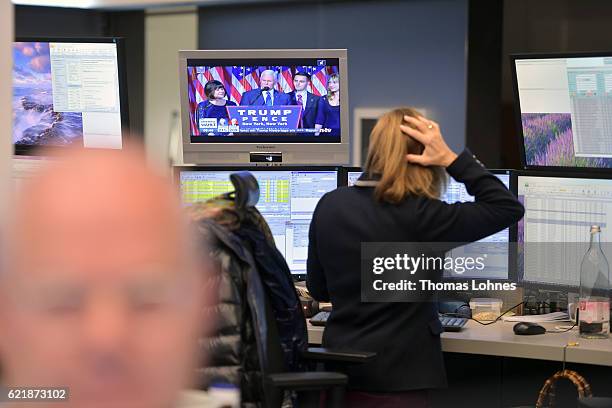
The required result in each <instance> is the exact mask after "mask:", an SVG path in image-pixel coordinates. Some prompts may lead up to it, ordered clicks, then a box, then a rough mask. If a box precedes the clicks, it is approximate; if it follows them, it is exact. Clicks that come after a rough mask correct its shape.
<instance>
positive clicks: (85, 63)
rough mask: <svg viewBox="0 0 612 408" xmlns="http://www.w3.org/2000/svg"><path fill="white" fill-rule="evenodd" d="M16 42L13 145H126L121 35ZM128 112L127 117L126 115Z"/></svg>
mask: <svg viewBox="0 0 612 408" xmlns="http://www.w3.org/2000/svg"><path fill="white" fill-rule="evenodd" d="M74 41H75V42H66V41H57V42H56V41H18V42H14V43H13V101H12V104H13V143H14V144H15V147H16V149H17V150H18V149H19V148H32V147H35V146H41V145H44V146H68V145H72V146H82V147H93V148H111V149H120V148H121V147H122V126H123V125H124V122H125V120H126V118H125V117H123V118H122V108H123V109H124V110H125V108H126V107H125V106H122V101H121V94H120V87H119V83H120V74H119V73H120V70H119V63H118V50H117V43H116V39H108V40H107V41H108V42H77V41H78V40H74ZM124 116H125V115H124Z"/></svg>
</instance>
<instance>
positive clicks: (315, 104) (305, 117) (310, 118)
mask: <svg viewBox="0 0 612 408" xmlns="http://www.w3.org/2000/svg"><path fill="white" fill-rule="evenodd" d="M309 83H310V75H308V73H306V72H296V73H295V75H294V76H293V86H294V88H295V90H294V91H291V92H289V93H288V94H287V95H289V96H290V97H291V104H292V105H302V119H301V121H300V127H302V128H305V129H314V127H315V120H316V118H317V109H318V108H319V100H320V99H321V97H320V96H316V95H314V94H313V93H311V92H308V91H307V90H306V88H307V87H308V84H309Z"/></svg>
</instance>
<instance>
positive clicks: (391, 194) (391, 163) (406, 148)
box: [365, 108, 447, 204]
mask: <svg viewBox="0 0 612 408" xmlns="http://www.w3.org/2000/svg"><path fill="white" fill-rule="evenodd" d="M404 116H412V117H420V116H423V115H421V114H420V113H419V112H417V111H416V110H414V109H412V108H396V109H394V110H392V111H391V112H388V113H386V114H384V115H383V116H382V117H381V118H380V119H379V120H378V122H376V126H374V129H372V133H371V134H370V146H369V148H368V157H367V159H366V163H365V171H366V172H367V174H369V175H378V176H380V181H379V182H378V185H377V186H376V189H375V190H374V194H375V197H376V199H377V200H379V201H385V202H388V203H392V204H397V203H399V202H400V201H402V200H403V199H404V198H406V196H408V195H415V196H425V197H428V198H439V197H440V194H441V193H442V189H443V188H446V182H447V176H446V171H445V169H444V168H442V167H440V166H430V167H425V166H421V165H419V164H413V163H408V162H407V161H406V155H407V154H421V153H422V152H423V148H424V147H423V145H422V144H421V143H420V142H418V141H416V140H415V139H414V138H412V137H410V136H408V135H406V134H404V133H403V132H402V131H401V129H400V125H402V124H403V125H407V126H411V127H412V125H408V123H407V122H404Z"/></svg>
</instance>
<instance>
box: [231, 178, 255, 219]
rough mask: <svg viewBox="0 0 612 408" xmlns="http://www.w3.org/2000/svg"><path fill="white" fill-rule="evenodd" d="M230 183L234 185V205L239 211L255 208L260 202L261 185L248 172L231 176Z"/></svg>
mask: <svg viewBox="0 0 612 408" xmlns="http://www.w3.org/2000/svg"><path fill="white" fill-rule="evenodd" d="M230 181H231V182H232V184H233V185H234V196H233V199H234V204H235V206H236V209H237V210H243V209H245V208H248V207H255V205H257V202H258V201H259V183H257V179H256V178H255V176H253V175H252V174H251V173H250V172H248V171H239V172H237V173H232V174H230Z"/></svg>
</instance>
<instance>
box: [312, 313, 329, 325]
mask: <svg viewBox="0 0 612 408" xmlns="http://www.w3.org/2000/svg"><path fill="white" fill-rule="evenodd" d="M330 313H331V312H319V313H317V314H316V315H314V316H312V317H311V318H310V324H312V325H313V326H325V323H327V319H328V318H329V315H330Z"/></svg>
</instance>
